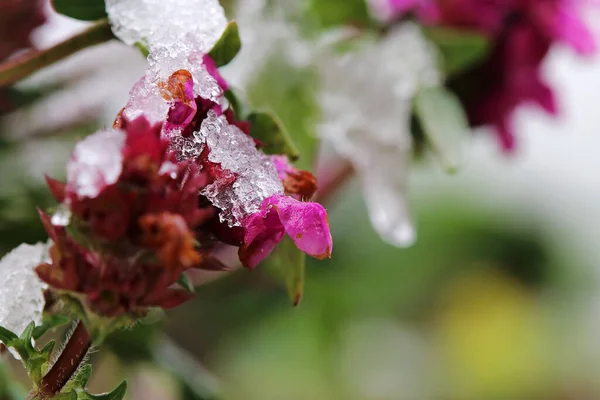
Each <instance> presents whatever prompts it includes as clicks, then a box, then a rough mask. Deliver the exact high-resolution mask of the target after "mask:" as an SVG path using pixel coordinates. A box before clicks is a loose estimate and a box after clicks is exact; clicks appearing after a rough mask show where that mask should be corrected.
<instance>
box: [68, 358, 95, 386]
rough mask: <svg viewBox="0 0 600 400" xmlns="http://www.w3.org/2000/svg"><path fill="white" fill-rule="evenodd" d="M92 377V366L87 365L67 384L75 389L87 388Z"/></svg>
mask: <svg viewBox="0 0 600 400" xmlns="http://www.w3.org/2000/svg"><path fill="white" fill-rule="evenodd" d="M91 376H92V366H91V365H90V364H85V365H84V366H82V367H81V368H79V371H77V375H75V377H74V378H73V379H72V380H71V381H70V382H69V383H68V384H67V385H68V386H69V387H71V388H73V389H77V388H85V387H87V384H88V382H89V380H90V377H91Z"/></svg>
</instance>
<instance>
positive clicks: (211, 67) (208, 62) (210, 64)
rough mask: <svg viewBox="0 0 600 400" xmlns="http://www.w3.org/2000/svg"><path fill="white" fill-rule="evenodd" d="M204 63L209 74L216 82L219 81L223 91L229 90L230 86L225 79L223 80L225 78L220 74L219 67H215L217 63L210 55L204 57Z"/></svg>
mask: <svg viewBox="0 0 600 400" xmlns="http://www.w3.org/2000/svg"><path fill="white" fill-rule="evenodd" d="M202 63H203V64H204V66H205V67H206V71H208V73H209V74H210V75H211V76H212V77H213V78H215V80H216V81H217V84H218V85H219V86H221V89H223V90H224V91H225V90H228V89H229V85H228V84H227V82H226V81H225V79H223V77H222V76H221V74H220V73H219V70H218V68H217V66H216V65H215V61H214V60H213V59H212V58H211V56H209V55H208V54H205V55H204V56H202Z"/></svg>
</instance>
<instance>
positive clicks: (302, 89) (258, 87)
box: [247, 54, 320, 169]
mask: <svg viewBox="0 0 600 400" xmlns="http://www.w3.org/2000/svg"><path fill="white" fill-rule="evenodd" d="M247 95H248V99H249V101H250V104H251V106H252V107H254V108H258V109H260V108H262V109H266V110H269V111H271V112H272V113H273V114H274V115H276V116H277V117H278V118H279V120H280V121H281V122H282V124H283V126H285V128H286V130H287V132H288V133H289V135H290V137H291V139H292V140H293V141H294V144H295V145H296V146H297V148H298V152H299V154H300V159H299V161H298V163H297V166H298V167H299V168H303V169H311V167H312V163H313V158H314V156H315V153H316V149H317V138H316V132H315V130H316V125H317V123H318V122H319V119H320V109H319V106H318V104H317V95H318V76H317V73H316V72H315V71H314V70H313V69H310V68H298V67H295V66H292V65H291V64H290V63H288V62H287V61H286V60H285V59H284V58H283V57H280V56H279V55H278V54H274V55H273V56H272V57H270V58H269V60H267V62H266V63H265V65H264V67H263V69H262V70H261V71H260V72H259V73H258V74H257V76H256V77H255V78H254V79H253V81H252V83H251V84H250V86H249V87H248V88H247Z"/></svg>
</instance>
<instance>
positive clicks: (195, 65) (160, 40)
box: [106, 0, 227, 122]
mask: <svg viewBox="0 0 600 400" xmlns="http://www.w3.org/2000/svg"><path fill="white" fill-rule="evenodd" d="M106 11H107V13H108V16H109V19H110V21H111V24H112V28H113V32H114V33H115V35H116V36H117V37H118V38H119V39H121V40H122V41H123V42H125V43H127V44H129V45H133V44H135V43H138V42H139V43H142V44H144V45H145V46H146V47H147V48H148V51H149V55H148V69H147V71H146V76H145V77H144V78H143V81H141V83H140V84H139V85H138V87H137V88H136V90H135V91H132V93H131V95H132V100H131V101H130V104H129V105H128V106H127V108H126V110H125V115H126V116H128V117H129V118H135V117H137V116H139V114H140V113H142V112H144V113H146V112H145V103H150V105H151V106H152V109H153V110H154V111H155V112H156V119H155V116H154V113H152V114H150V115H147V116H148V117H149V118H150V120H151V122H157V121H160V120H164V117H165V113H166V110H167V109H168V104H167V105H166V108H165V107H164V106H163V107H162V108H161V106H160V104H161V102H162V103H165V101H164V100H162V99H160V97H159V96H158V93H159V92H160V89H159V88H158V85H159V84H160V83H161V82H165V81H166V80H167V79H168V78H169V76H171V74H173V73H174V72H175V71H178V70H182V69H184V70H187V71H190V73H191V74H192V76H193V79H194V93H195V95H196V96H202V97H204V98H207V99H211V100H213V101H216V100H217V98H218V97H219V96H220V95H221V94H222V90H221V88H220V87H219V85H218V83H217V81H216V80H215V78H213V77H212V76H211V75H210V74H209V73H208V71H207V70H206V67H205V66H204V65H203V63H202V57H203V55H204V54H206V53H207V52H208V51H209V50H210V49H211V48H212V46H214V44H215V43H216V42H217V40H218V39H219V37H220V36H221V34H222V32H223V31H224V30H225V27H226V26H227V19H226V17H225V13H224V11H223V8H222V7H221V5H220V4H219V2H218V0H169V1H165V0H108V1H107V2H106ZM132 114H133V115H132ZM161 117H162V118H161Z"/></svg>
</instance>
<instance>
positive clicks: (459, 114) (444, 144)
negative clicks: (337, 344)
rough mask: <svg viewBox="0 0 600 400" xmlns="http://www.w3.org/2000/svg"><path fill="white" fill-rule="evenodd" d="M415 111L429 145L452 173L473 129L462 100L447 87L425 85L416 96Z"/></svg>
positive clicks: (456, 167)
mask: <svg viewBox="0 0 600 400" xmlns="http://www.w3.org/2000/svg"><path fill="white" fill-rule="evenodd" d="M414 111H415V114H416V117H417V120H418V122H419V126H420V128H421V131H422V133H423V135H424V137H425V140H426V143H427V145H428V147H429V148H431V149H432V150H433V152H434V154H435V155H436V156H437V158H438V159H439V161H440V162H441V164H442V165H443V166H444V168H445V169H446V170H447V171H448V172H451V173H452V172H455V171H456V170H457V169H458V166H459V159H460V155H459V148H460V146H461V144H462V143H463V142H464V139H465V137H466V135H467V134H468V132H469V124H468V121H467V118H466V116H465V113H464V110H463V109H462V106H461V104H460V101H459V100H458V99H457V98H456V96H455V95H454V94H452V93H451V92H449V91H448V90H446V89H445V88H443V87H433V88H425V89H421V90H420V91H419V93H417V96H416V97H415V103H414Z"/></svg>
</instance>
